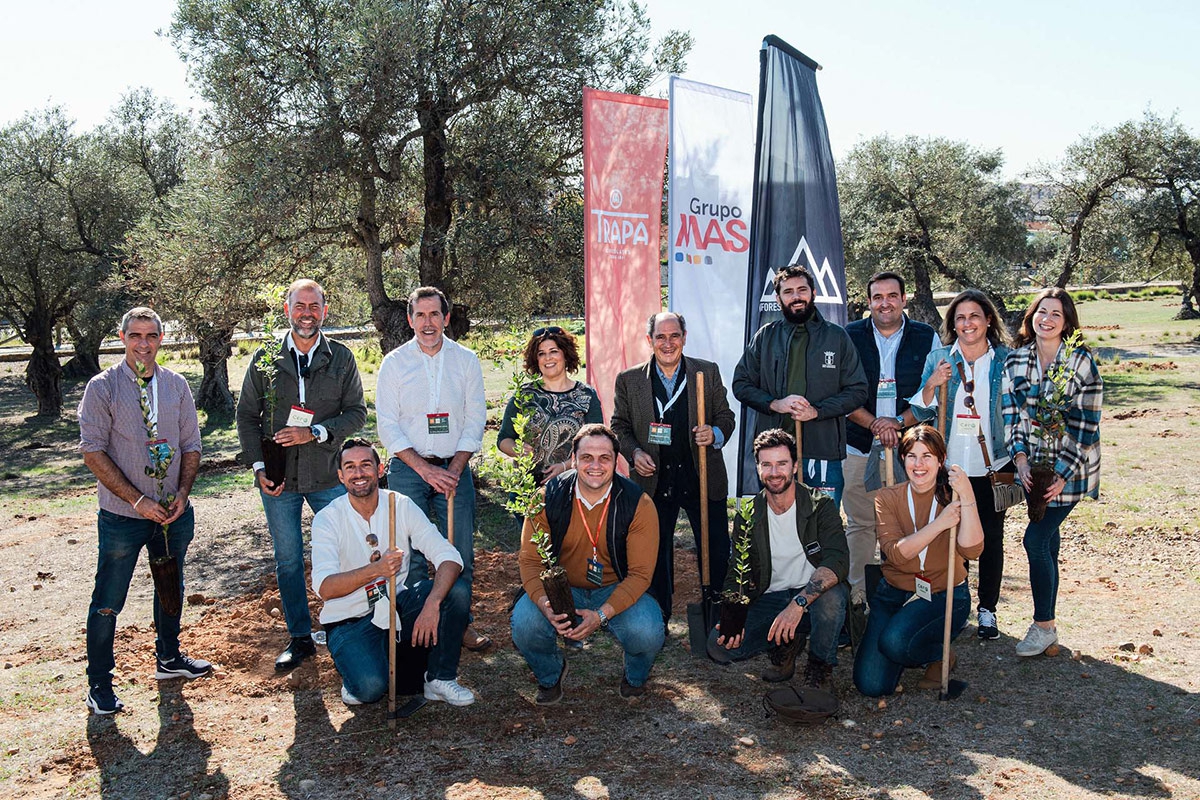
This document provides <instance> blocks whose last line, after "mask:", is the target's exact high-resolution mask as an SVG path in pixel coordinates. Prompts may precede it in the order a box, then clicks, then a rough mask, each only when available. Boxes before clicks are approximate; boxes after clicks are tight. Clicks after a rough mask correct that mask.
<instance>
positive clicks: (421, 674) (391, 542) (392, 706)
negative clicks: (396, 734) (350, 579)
mask: <svg viewBox="0 0 1200 800" xmlns="http://www.w3.org/2000/svg"><path fill="white" fill-rule="evenodd" d="M388 547H389V548H390V549H393V550H394V549H395V548H396V495H395V493H393V492H389V493H388ZM388 598H389V600H390V602H391V603H392V608H393V611H392V615H391V617H392V618H391V620H390V621H389V624H388V641H389V642H390V643H391V647H389V648H388V712H387V721H388V728H391V729H395V727H396V720H397V719H407V718H408V717H411V716H412V715H413V714H415V713H417V712H418V711H420V710H421V708H422V707H424V706H425V704H426V703H428V702H429V701H428V700H426V699H425V695H424V694H423V692H422V689H423V688H424V683H425V662H426V661H427V660H428V658H429V651H428V649H427V648H424V647H416V646H415V645H413V644H412V643H411V642H408V643H405V642H403V641H399V642H398V641H396V613H395V605H396V576H395V575H393V576H392V577H390V578H388ZM397 662H400V664H399V667H400V670H401V676H400V679H399V681H397V679H396V668H397ZM397 683H399V684H400V685H401V691H402V693H403V694H406V695H409V698H408V701H407V702H405V704H404V705H403V706H401V707H400V709H399V710H397V709H396V684H397Z"/></svg>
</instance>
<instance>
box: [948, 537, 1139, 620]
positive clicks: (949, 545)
mask: <svg viewBox="0 0 1200 800" xmlns="http://www.w3.org/2000/svg"><path fill="white" fill-rule="evenodd" d="M946 549H947V550H949V549H950V545H946ZM1150 635H1151V636H1162V631H1160V630H1159V629H1158V628H1155V629H1154V630H1152V631H1151V632H1150Z"/></svg>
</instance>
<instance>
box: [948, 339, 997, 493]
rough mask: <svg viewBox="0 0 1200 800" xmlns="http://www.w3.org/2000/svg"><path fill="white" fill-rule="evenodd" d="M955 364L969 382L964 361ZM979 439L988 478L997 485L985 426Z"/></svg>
mask: <svg viewBox="0 0 1200 800" xmlns="http://www.w3.org/2000/svg"><path fill="white" fill-rule="evenodd" d="M954 365H955V366H956V367H958V379H959V381H960V382H961V383H962V384H963V385H966V383H967V371H966V370H965V369H963V362H961V361H955V362H954ZM975 438H976V439H978V440H979V452H981V453H983V466H984V467H986V468H987V474H988V480H989V481H991V484H992V485H993V486H995V485H996V471H995V470H994V469H992V458H991V456H990V455H988V448H987V439H985V438H983V426H982V425H980V426H979V434H978V435H977V436H976V437H975Z"/></svg>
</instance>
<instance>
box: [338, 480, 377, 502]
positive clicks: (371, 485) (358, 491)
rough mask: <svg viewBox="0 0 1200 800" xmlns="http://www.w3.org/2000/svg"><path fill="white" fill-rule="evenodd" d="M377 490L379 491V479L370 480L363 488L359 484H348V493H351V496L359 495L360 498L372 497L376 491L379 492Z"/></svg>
mask: <svg viewBox="0 0 1200 800" xmlns="http://www.w3.org/2000/svg"><path fill="white" fill-rule="evenodd" d="M377 491H379V481H377V480H374V481H373V480H368V481H367V485H366V486H363V487H362V488H359V487H357V486H347V487H346V492H347V494H349V495H350V496H351V497H358V498H363V497H370V496H371V495H373V494H375V492H377Z"/></svg>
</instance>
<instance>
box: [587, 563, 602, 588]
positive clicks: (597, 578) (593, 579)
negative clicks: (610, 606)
mask: <svg viewBox="0 0 1200 800" xmlns="http://www.w3.org/2000/svg"><path fill="white" fill-rule="evenodd" d="M587 580H588V583H590V584H592V585H593V586H600V585H602V584H603V583H604V565H603V564H601V563H600V561H599V560H598V559H596V558H589V559H588V561H587Z"/></svg>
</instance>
